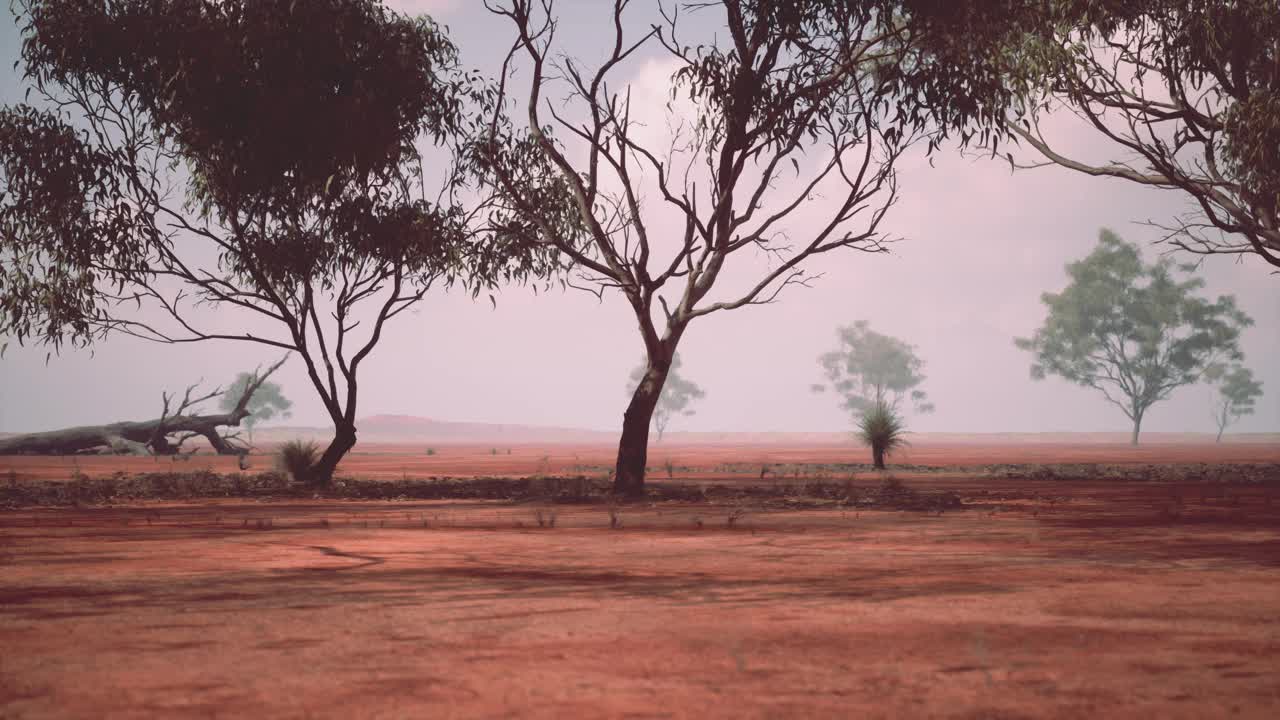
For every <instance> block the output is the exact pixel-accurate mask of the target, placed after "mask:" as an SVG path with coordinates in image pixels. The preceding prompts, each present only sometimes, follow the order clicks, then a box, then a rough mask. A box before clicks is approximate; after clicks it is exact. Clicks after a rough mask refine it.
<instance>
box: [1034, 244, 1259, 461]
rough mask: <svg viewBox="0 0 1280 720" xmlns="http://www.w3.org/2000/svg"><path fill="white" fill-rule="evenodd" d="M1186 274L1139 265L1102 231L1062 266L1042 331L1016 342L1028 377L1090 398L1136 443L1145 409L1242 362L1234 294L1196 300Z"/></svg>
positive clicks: (1128, 247)
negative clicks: (1063, 279)
mask: <svg viewBox="0 0 1280 720" xmlns="http://www.w3.org/2000/svg"><path fill="white" fill-rule="evenodd" d="M1189 270H1190V268H1187V267H1185V266H1176V265H1174V264H1173V262H1172V261H1170V260H1169V259H1168V258H1167V257H1164V258H1161V259H1160V260H1159V261H1158V262H1156V263H1154V264H1151V265H1147V264H1144V263H1143V262H1142V257H1141V254H1140V253H1139V250H1138V248H1137V246H1135V245H1133V244H1131V243H1128V242H1125V241H1124V240H1122V239H1121V238H1120V236H1118V235H1116V234H1115V233H1114V232H1112V231H1110V230H1102V232H1101V233H1100V235H1099V239H1098V245H1097V247H1096V248H1094V250H1093V251H1092V252H1091V253H1089V255H1088V256H1086V257H1085V258H1084V259H1083V260H1079V261H1076V262H1073V263H1070V264H1068V265H1067V273H1068V275H1070V277H1071V282H1070V284H1069V285H1067V287H1066V289H1064V290H1063V291H1062V292H1060V293H1045V294H1044V295H1042V296H1041V300H1042V301H1043V302H1044V304H1045V305H1046V306H1047V307H1048V309H1049V317H1048V318H1047V319H1046V320H1045V323H1044V325H1043V326H1042V327H1041V328H1040V329H1039V330H1037V331H1036V332H1035V335H1033V336H1032V337H1030V338H1017V339H1016V340H1015V343H1016V344H1017V346H1018V347H1019V348H1021V349H1023V350H1029V351H1031V352H1032V353H1034V354H1035V361H1034V364H1033V365H1032V366H1031V377H1032V378H1034V379H1037V380H1039V379H1043V378H1044V377H1046V376H1047V375H1051V374H1052V375H1057V376H1059V377H1062V378H1064V379H1066V380H1069V381H1071V382H1073V383H1076V384H1079V385H1083V386H1085V387H1090V388H1093V389H1095V390H1098V391H1099V392H1101V393H1102V394H1103V396H1104V397H1105V398H1106V399H1107V402H1110V403H1111V404H1113V405H1115V406H1116V407H1118V408H1120V409H1121V410H1122V411H1123V412H1124V414H1125V416H1126V417H1128V418H1129V419H1130V420H1131V421H1132V422H1133V435H1132V443H1133V444H1134V445H1137V444H1138V434H1139V433H1140V432H1141V430H1142V419H1143V417H1144V416H1145V415H1146V413H1147V410H1148V409H1149V408H1150V407H1151V406H1152V405H1154V404H1155V403H1157V402H1159V401H1161V400H1164V399H1166V398H1168V397H1169V394H1170V393H1171V392H1173V390H1175V389H1176V388H1179V387H1181V386H1183V385H1189V384H1192V383H1195V382H1197V381H1199V380H1200V379H1201V378H1202V377H1203V376H1204V374H1205V372H1206V371H1207V370H1209V369H1210V368H1212V367H1214V366H1215V365H1216V364H1217V363H1219V362H1224V361H1231V362H1235V361H1239V360H1241V359H1242V358H1243V354H1242V353H1241V351H1240V345H1239V338H1240V332H1241V330H1243V329H1244V328H1245V327H1248V326H1250V325H1252V324H1253V321H1252V320H1251V319H1250V318H1249V316H1248V315H1246V314H1245V313H1244V312H1242V311H1241V310H1239V309H1238V308H1237V307H1236V302H1235V297H1234V296H1231V295H1221V296H1219V297H1218V298H1217V300H1215V301H1213V302H1210V301H1209V300H1206V299H1204V298H1201V297H1199V296H1197V294H1196V291H1198V290H1200V289H1201V288H1203V287H1204V281H1203V280H1201V279H1199V278H1190V279H1185V280H1183V279H1179V277H1178V272H1179V271H1182V272H1188V271H1189Z"/></svg>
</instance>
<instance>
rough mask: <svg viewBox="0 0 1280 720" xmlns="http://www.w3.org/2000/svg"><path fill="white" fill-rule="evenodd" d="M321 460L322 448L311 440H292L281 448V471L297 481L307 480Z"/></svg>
mask: <svg viewBox="0 0 1280 720" xmlns="http://www.w3.org/2000/svg"><path fill="white" fill-rule="evenodd" d="M319 459H320V446H319V445H317V444H315V443H314V442H312V441H311V440H290V441H289V442H287V443H285V444H284V445H281V446H280V469H281V470H283V471H284V472H286V473H288V474H289V476H290V477H292V478H293V479H294V480H295V481H302V480H303V479H305V478H306V477H307V471H308V470H310V469H311V467H312V466H313V465H315V464H316V461H317V460H319Z"/></svg>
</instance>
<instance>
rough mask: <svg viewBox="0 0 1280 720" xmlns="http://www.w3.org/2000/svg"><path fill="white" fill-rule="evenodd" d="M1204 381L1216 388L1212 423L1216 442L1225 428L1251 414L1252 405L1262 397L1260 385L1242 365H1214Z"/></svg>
mask: <svg viewBox="0 0 1280 720" xmlns="http://www.w3.org/2000/svg"><path fill="white" fill-rule="evenodd" d="M1205 379H1207V380H1208V381H1209V382H1211V383H1213V384H1215V385H1217V386H1218V401H1217V403H1216V405H1215V406H1214V409H1213V421H1214V422H1215V423H1217V425H1218V438H1217V442H1222V433H1224V432H1226V430H1227V426H1228V425H1231V424H1232V423H1234V422H1235V421H1236V420H1239V419H1240V418H1242V417H1244V416H1245V415H1252V414H1253V404H1254V401H1256V400H1257V399H1258V398H1259V397H1261V396H1262V383H1261V382H1259V381H1257V380H1254V379H1253V371H1252V370H1250V369H1249V368H1247V367H1244V366H1243V365H1234V366H1231V367H1227V366H1225V365H1215V366H1213V367H1211V368H1209V370H1208V371H1207V372H1205Z"/></svg>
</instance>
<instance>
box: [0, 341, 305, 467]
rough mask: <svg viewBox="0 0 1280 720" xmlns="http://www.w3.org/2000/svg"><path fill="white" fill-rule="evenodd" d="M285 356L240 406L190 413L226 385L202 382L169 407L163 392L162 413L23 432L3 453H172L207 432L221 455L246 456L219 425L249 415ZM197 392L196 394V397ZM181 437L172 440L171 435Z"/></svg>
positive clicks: (4, 444) (5, 442)
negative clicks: (205, 388) (210, 387)
mask: <svg viewBox="0 0 1280 720" xmlns="http://www.w3.org/2000/svg"><path fill="white" fill-rule="evenodd" d="M288 357H289V356H288V355H286V356H284V357H282V358H280V360H278V361H276V363H275V364H273V365H271V366H270V367H268V368H267V369H266V371H265V372H259V371H255V372H254V379H253V381H252V382H250V383H248V384H247V385H246V386H245V389H244V392H243V393H242V394H241V395H240V398H239V400H238V401H237V402H236V406H235V409H234V410H232V411H231V412H228V413H219V414H216V415H199V414H195V413H193V412H190V411H192V410H194V409H195V407H196V406H197V405H199V404H200V403H202V402H204V401H206V400H209V399H212V398H214V397H217V396H219V395H221V394H222V392H223V391H222V390H221V389H220V388H219V389H215V390H214V391H213V392H210V393H205V394H200V393H199V392H198V391H197V388H198V387H199V383H197V384H195V385H191V386H189V387H188V388H187V389H186V391H185V392H184V393H183V397H182V401H181V402H180V403H178V405H177V406H176V407H175V408H173V410H172V412H171V411H170V406H171V404H172V403H173V399H174V396H172V395H169V394H168V393H164V394H163V395H162V397H163V400H164V403H163V409H162V410H161V413H160V417H159V418H156V419H153V420H143V421H138V422H128V421H126V422H117V423H111V424H108V425H86V426H82V427H73V428H65V429H62V430H52V431H49V432H41V433H32V434H30V435H19V436H16V437H11V438H4V439H0V455H70V454H74V453H82V452H90V451H94V450H102V449H106V450H107V451H109V452H114V453H118V454H132V455H151V454H154V455H173V454H175V453H177V452H179V449H180V448H181V446H182V443H183V442H185V441H186V440H189V439H191V438H193V437H197V436H200V437H203V438H204V439H206V440H208V441H209V445H210V446H211V447H213V449H214V450H215V451H216V452H217V453H218V454H219V455H243V454H244V453H246V452H248V447H247V446H245V445H244V444H243V443H242V442H240V441H239V439H238V438H239V435H238V434H235V433H231V434H222V433H220V432H219V430H218V428H221V427H235V426H238V425H239V424H240V421H241V420H243V419H244V418H245V417H247V416H248V415H249V401H250V400H252V399H253V394H254V393H255V392H257V391H258V388H260V387H262V383H263V382H265V381H266V380H267V378H269V377H271V374H272V373H274V372H275V371H276V370H278V369H279V368H280V366H281V365H283V364H284V362H285V360H287V359H288ZM193 394H194V395H195V397H193ZM171 435H172V436H176V437H175V438H173V439H171V438H170V436H171Z"/></svg>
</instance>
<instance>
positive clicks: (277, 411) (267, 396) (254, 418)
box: [218, 372, 293, 437]
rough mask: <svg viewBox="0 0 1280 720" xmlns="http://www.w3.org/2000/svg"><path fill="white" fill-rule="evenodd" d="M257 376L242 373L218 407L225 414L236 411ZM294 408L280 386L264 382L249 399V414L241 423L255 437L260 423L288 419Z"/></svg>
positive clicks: (227, 390) (225, 393)
mask: <svg viewBox="0 0 1280 720" xmlns="http://www.w3.org/2000/svg"><path fill="white" fill-rule="evenodd" d="M255 379H256V376H255V375H254V374H253V373H247V372H242V373H240V374H239V375H237V376H236V379H235V381H234V382H232V383H231V386H230V387H229V388H227V389H226V390H225V391H224V392H223V393H222V399H220V400H219V401H218V407H219V408H220V409H221V410H222V411H223V412H231V411H233V410H235V409H236V403H237V402H238V401H239V399H240V396H241V395H244V391H245V388H247V387H248V386H249V383H251V382H253V381H254V380H255ZM292 407H293V403H292V402H290V401H289V399H288V398H286V397H285V396H284V394H283V393H281V391H280V385H279V384H277V383H273V382H270V381H267V382H263V383H262V384H261V385H259V386H258V389H257V390H255V391H254V393H253V397H251V398H249V404H248V406H247V407H246V409H247V410H248V411H249V414H248V415H246V416H245V417H244V419H243V420H241V421H240V422H242V423H244V426H245V427H246V428H248V429H249V436H250V437H252V436H253V428H254V426H255V425H257V424H258V423H260V422H267V421H269V420H271V419H272V418H275V417H281V418H287V417H289V415H290V411H289V409H290V408H292Z"/></svg>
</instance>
